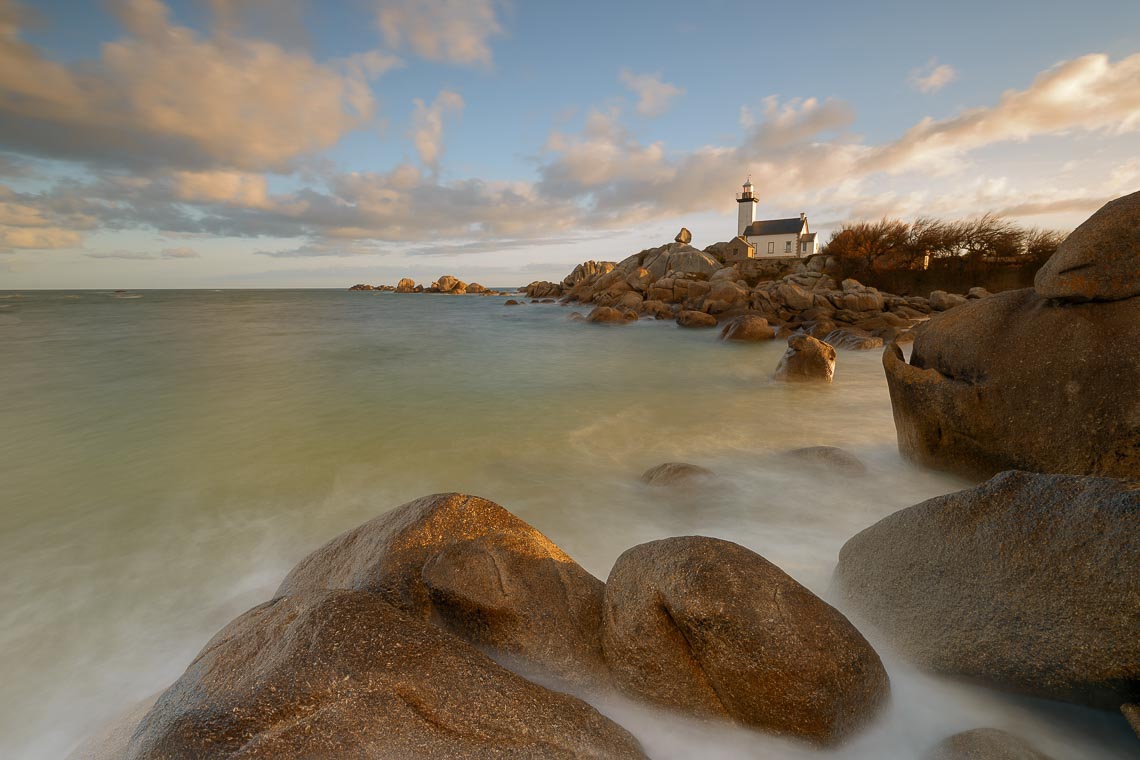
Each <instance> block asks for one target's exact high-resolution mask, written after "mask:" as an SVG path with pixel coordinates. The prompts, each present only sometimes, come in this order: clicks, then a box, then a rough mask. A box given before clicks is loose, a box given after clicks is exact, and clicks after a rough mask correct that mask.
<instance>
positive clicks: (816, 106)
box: [538, 54, 1140, 222]
mask: <svg viewBox="0 0 1140 760" xmlns="http://www.w3.org/2000/svg"><path fill="white" fill-rule="evenodd" d="M1136 81H1140V54H1137V55H1133V56H1131V57H1128V58H1124V59H1122V60H1120V61H1117V62H1112V61H1110V60H1109V59H1108V57H1107V56H1105V55H1101V54H1093V55H1087V56H1084V57H1082V58H1078V59H1074V60H1071V61H1065V62H1062V63H1060V64H1057V65H1056V66H1054V67H1052V68H1050V69H1048V70H1046V71H1044V72H1042V73H1041V74H1039V75H1038V76H1037V77H1036V78H1035V79H1034V81H1033V82H1032V83H1031V84H1030V86H1029V87H1027V88H1026V89H1024V90H1009V91H1007V92H1005V93H1004V94H1003V95H1002V96H1001V99H1000V101H999V102H998V103H997V104H996V105H994V106H989V107H980V108H974V109H970V110H967V111H964V112H962V113H960V114H958V115H956V116H952V117H949V118H945V119H939V120H936V119H932V118H926V119H923V120H921V121H920V122H919V123H917V124H915V125H914V126H913V127H911V128H910V129H908V130H906V131H905V132H904V133H903V134H902V135H900V136H899V137H898V138H896V139H893V140H888V141H886V142H883V143H880V144H878V145H868V144H866V143H864V142H863V141H862V140H861V139H860V138H859V137H858V136H856V135H852V134H850V133H849V131H848V130H849V129H850V126H851V125H852V124H853V123H854V118H855V113H854V111H853V110H852V109H851V107H850V106H848V105H847V104H845V103H842V102H841V101H835V100H828V101H824V102H819V101H816V100H814V99H810V98H809V99H806V100H799V99H792V100H790V101H786V102H783V103H781V102H779V101H778V100H776V99H775V98H767V99H765V101H764V103H763V115H762V116H757V115H756V114H754V113H752V111H751V110H750V109H749V110H746V111H745V112H743V114H742V116H743V119H742V122H743V123H744V124H745V125H746V126H745V133H744V135H743V137H742V139H741V140H740V141H739V142H738V143H736V144H734V145H722V146H718V145H709V146H704V147H700V148H697V149H695V150H692V151H688V152H685V153H671V152H668V151H666V150H665V148H664V146H663V145H662V144H660V143H652V144H649V145H643V144H641V143H640V142H639V141H637V140H636V139H634V138H633V136H632V135H631V133H629V132H628V130H625V129H624V128H622V127H621V125H620V124H619V123H617V121H616V118H615V117H614V116H612V115H611V116H607V115H604V114H594V116H593V118H592V119H591V120H588V121H587V124H586V126H585V128H584V129H583V130H582V133H581V134H579V135H567V134H563V133H560V132H555V133H553V134H552V136H551V139H550V140H549V142H548V145H547V149H548V157H547V160H546V161H545V162H544V163H543V165H541V166H540V169H539V171H540V175H541V179H540V182H539V185H538V187H539V189H540V192H541V193H542V194H544V195H550V196H552V197H559V198H577V199H579V200H580V201H584V202H585V204H586V207H587V209H588V211H589V213H588V214H587V216H588V218H589V219H590V220H591V221H604V220H611V221H615V222H616V221H618V220H625V221H628V220H631V219H639V218H640V219H643V218H651V217H652V216H662V215H670V214H684V213H691V212H700V211H710V210H713V209H718V208H723V198H724V193H725V192H726V190H725V188H726V187H734V186H735V185H737V184H739V182H740V181H741V179H742V177H743V176H745V175H746V174H748V173H751V174H752V175H753V180H754V182H756V184H757V186H758V188H760V191H761V193H770V194H771V195H770V196H765V197H766V198H767V199H768V200H769V201H772V202H776V203H780V204H787V205H793V204H794V205H797V206H799V205H803V204H806V203H817V204H819V203H828V202H830V203H833V204H835V205H839V204H842V203H849V204H851V203H856V202H858V201H859V200H860V199H864V198H865V195H866V194H867V193H868V192H869V191H868V188H867V185H866V183H867V182H868V181H870V180H872V179H874V178H882V177H893V176H899V175H903V174H918V175H923V176H926V177H929V176H930V175H931V174H953V173H956V172H961V171H963V170H964V169H966V168H967V167H968V166H969V163H968V161H967V157H968V155H969V154H970V153H971V152H973V151H976V150H978V149H980V148H983V147H987V146H991V145H997V144H1001V143H1006V142H1010V141H1025V140H1029V139H1031V138H1034V137H1040V136H1045V135H1065V134H1074V133H1079V132H1093V133H1105V134H1115V135H1119V134H1124V133H1128V132H1136V131H1137V130H1140V88H1137V87H1135V82H1136ZM1099 195H1100V194H1098V193H1092V194H1089V195H1088V197H1089V198H1094V197H1099ZM991 200H992V201H995V202H996V201H998V198H993V199H991ZM1001 200H1002V202H1006V201H1009V200H1011V199H1008V198H1003V199H1001ZM1089 202H1091V200H1090V201H1089ZM990 208H993V206H990Z"/></svg>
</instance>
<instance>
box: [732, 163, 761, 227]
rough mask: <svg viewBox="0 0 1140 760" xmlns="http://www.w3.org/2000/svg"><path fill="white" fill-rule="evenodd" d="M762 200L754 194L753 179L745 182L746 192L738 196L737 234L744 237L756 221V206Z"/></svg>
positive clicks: (750, 178)
mask: <svg viewBox="0 0 1140 760" xmlns="http://www.w3.org/2000/svg"><path fill="white" fill-rule="evenodd" d="M759 202H760V199H759V198H757V197H756V195H755V193H753V192H752V177H749V178H748V179H746V180H745V181H744V192H742V193H737V194H736V203H737V205H738V206H739V209H738V211H737V215H736V234H737V235H743V234H744V231H745V230H746V229H748V227H749V226H750V225H751V224H752V223H753V222H754V221H756V204H757V203H759Z"/></svg>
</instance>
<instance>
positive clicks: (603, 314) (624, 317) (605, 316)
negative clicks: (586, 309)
mask: <svg viewBox="0 0 1140 760" xmlns="http://www.w3.org/2000/svg"><path fill="white" fill-rule="evenodd" d="M586 321H587V322H594V323H600V324H608V325H624V324H628V323H630V322H636V321H637V314H636V312H633V311H630V310H629V309H624V308H623V309H612V308H610V307H609V306H598V307H596V308H595V309H594V310H593V311H591V312H590V313H589V314H588V315H587V316H586Z"/></svg>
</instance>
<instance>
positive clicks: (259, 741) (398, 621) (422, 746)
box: [127, 591, 644, 760]
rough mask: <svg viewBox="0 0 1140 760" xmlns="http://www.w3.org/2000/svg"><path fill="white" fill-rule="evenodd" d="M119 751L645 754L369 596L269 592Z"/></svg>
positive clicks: (295, 759) (304, 758)
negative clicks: (273, 595) (271, 594)
mask: <svg viewBox="0 0 1140 760" xmlns="http://www.w3.org/2000/svg"><path fill="white" fill-rule="evenodd" d="M127 757H128V758H129V760H160V759H161V760H212V759H213V758H219V759H220V758H227V759H228V758H255V757H256V758H274V760H343V759H344V758H360V759H362V760H363V759H365V758H375V759H376V760H380V759H381V758H383V759H384V760H388V759H389V758H393V759H397V758H398V759H404V758H406V759H407V760H411V759H412V758H473V757H474V758H499V757H519V758H552V757H557V758H566V759H567V760H571V759H572V758H580V757H590V758H598V759H599V760H601V759H602V758H611V757H619V758H641V757H644V755H643V754H642V752H641V751H640V748H639V747H638V745H637V742H636V740H634V739H633V737H631V736H630V735H629V734H628V733H626V732H625V731H624V730H623V729H622V728H621V727H619V726H617V725H616V724H614V723H612V722H611V721H609V720H607V719H606V718H604V717H602V716H601V715H600V714H598V713H597V712H596V711H595V710H594V709H593V708H591V707H590V706H589V705H587V704H586V703H584V702H582V701H581V700H578V699H575V698H574V697H570V696H567V695H565V694H559V693H556V692H553V691H549V690H547V689H544V688H543V687H541V686H538V685H536V684H533V683H531V682H530V681H527V680H525V679H523V678H521V677H519V676H516V675H515V674H513V673H511V672H510V671H508V670H506V669H504V668H502V667H500V666H499V665H497V664H495V663H494V662H493V661H492V660H490V659H489V658H488V657H486V656H485V655H483V654H482V653H480V652H479V651H477V650H476V649H474V648H473V647H471V646H469V645H467V644H465V643H464V642H462V641H460V640H459V639H457V638H455V637H454V636H452V635H450V634H448V633H445V632H444V631H441V630H439V629H437V628H435V627H433V626H431V625H429V624H427V623H424V622H421V621H418V620H414V619H412V618H410V617H408V616H407V615H404V614H402V613H400V612H399V611H398V610H396V609H395V608H394V607H392V606H391V605H389V604H388V603H386V602H384V601H383V600H382V599H381V598H380V597H379V596H377V595H375V594H371V593H367V592H360V591H324V592H315V593H307V594H299V595H288V596H282V597H278V598H276V599H274V600H272V601H270V602H267V603H265V604H262V605H260V606H258V607H254V608H253V609H252V610H250V611H249V612H247V613H245V614H244V615H242V616H241V617H239V618H237V619H236V620H234V621H233V622H232V623H230V624H229V625H228V626H226V627H225V628H224V629H222V631H221V632H219V633H218V634H217V635H216V636H215V637H214V638H213V639H212V640H211V641H210V642H209V643H208V644H207V645H206V647H205V649H203V650H202V652H201V653H200V654H199V655H198V657H197V658H196V659H195V660H194V662H193V663H191V665H190V667H189V668H188V669H187V670H186V673H185V674H183V676H182V677H181V678H179V679H178V681H177V682H175V684H174V685H173V686H171V687H170V688H169V689H168V690H167V691H166V692H165V693H163V694H162V696H160V697H159V699H158V701H157V702H156V703H155V706H154V708H153V709H152V710H151V711H150V712H149V713H148V714H147V715H146V717H145V718H143V720H142V722H141V723H140V724H139V727H138V729H137V730H136V731H135V734H134V737H133V739H132V740H131V743H130V747H129V751H128V752H127Z"/></svg>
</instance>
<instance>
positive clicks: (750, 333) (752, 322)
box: [720, 314, 776, 343]
mask: <svg viewBox="0 0 1140 760" xmlns="http://www.w3.org/2000/svg"><path fill="white" fill-rule="evenodd" d="M775 337H776V331H775V330H773V329H772V327H771V326H770V325H769V324H768V320H766V319H764V317H758V316H756V315H755V314H744V315H742V316H739V317H736V318H734V319H732V320H729V321H728V322H725V324H724V327H723V328H721V331H720V339H721V340H735V341H741V342H744V343H757V342H760V341H769V340H772V339H773V338H775Z"/></svg>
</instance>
